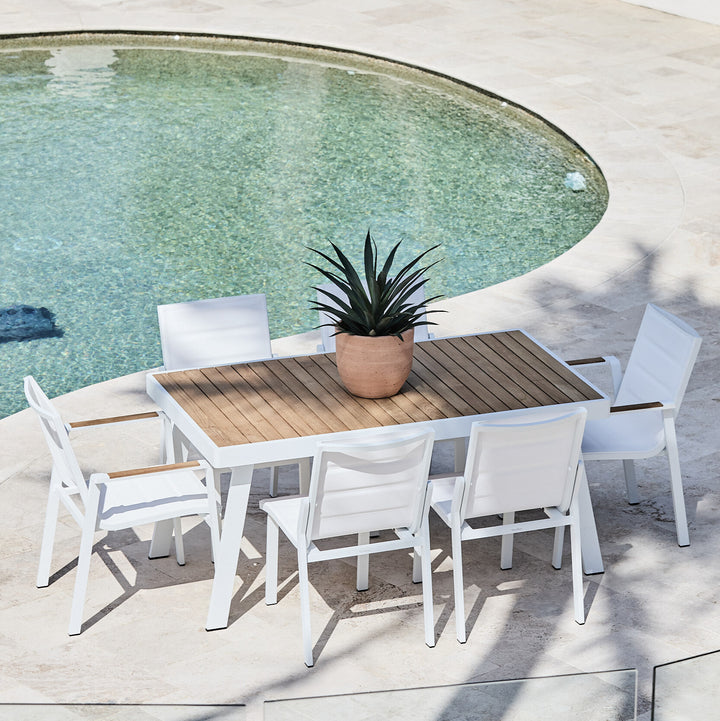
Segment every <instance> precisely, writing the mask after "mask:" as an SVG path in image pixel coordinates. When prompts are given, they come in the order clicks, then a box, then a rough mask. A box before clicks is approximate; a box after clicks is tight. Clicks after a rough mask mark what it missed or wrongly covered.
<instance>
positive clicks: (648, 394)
mask: <svg viewBox="0 0 720 721" xmlns="http://www.w3.org/2000/svg"><path fill="white" fill-rule="evenodd" d="M701 342H702V339H701V338H700V336H699V335H698V334H697V333H696V332H695V330H694V329H693V328H691V327H690V326H689V325H688V324H687V323H685V322H684V321H682V320H680V319H679V318H677V317H675V316H674V315H671V314H670V313H668V312H667V311H665V310H662V309H661V308H658V307H657V306H655V305H652V304H651V303H649V304H648V305H647V307H646V308H645V314H644V315H643V319H642V323H641V324H640V330H639V331H638V335H637V338H636V340H635V344H634V345H633V349H632V352H631V353H630V359H629V360H628V364H627V368H626V369H625V373H624V375H623V378H622V382H621V383H620V387H619V388H618V393H617V397H616V398H615V403H616V404H617V405H626V404H632V403H649V402H652V401H662V402H663V403H673V404H674V405H675V413H677V411H678V410H679V408H680V404H681V402H682V399H683V396H684V395H685V389H686V388H687V384H688V380H689V379H690V373H691V372H692V369H693V365H695V359H696V358H697V354H698V351H699V350H700V343H701Z"/></svg>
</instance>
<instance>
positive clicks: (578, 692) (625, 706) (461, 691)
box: [264, 669, 637, 721]
mask: <svg viewBox="0 0 720 721" xmlns="http://www.w3.org/2000/svg"><path fill="white" fill-rule="evenodd" d="M636 694H637V671H636V670H635V669H625V670H622V671H607V672H603V673H589V674H577V675H572V676H552V677H548V678H529V679H519V680H514V681H496V682H488V683H469V684H461V685H458V686H434V687H429V688H418V689H405V690H401V691H378V692H371V693H361V694H346V695H343V696H320V697H316V698H302V699H288V700H276V701H266V702H265V705H264V720H265V721H311V720H312V721H318V719H331V718H332V719H343V720H344V721H373V720H374V719H379V718H389V719H392V720H393V721H479V720H480V719H492V720H493V721H538V719H552V721H577V720H578V719H582V720H583V721H635V719H636V718H637V716H636V714H637V711H636Z"/></svg>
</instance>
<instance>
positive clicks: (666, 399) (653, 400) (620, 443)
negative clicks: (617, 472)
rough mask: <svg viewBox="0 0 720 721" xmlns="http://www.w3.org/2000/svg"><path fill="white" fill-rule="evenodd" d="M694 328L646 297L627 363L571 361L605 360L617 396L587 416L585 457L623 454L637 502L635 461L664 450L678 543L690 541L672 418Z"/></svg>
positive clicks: (696, 345)
mask: <svg viewBox="0 0 720 721" xmlns="http://www.w3.org/2000/svg"><path fill="white" fill-rule="evenodd" d="M701 342H702V341H701V338H700V336H699V335H698V333H697V332H696V331H695V330H694V329H693V328H691V327H690V326H689V325H688V324H687V323H685V322H684V321H683V320H681V319H680V318H677V317H676V316H674V315H672V314H671V313H668V312H667V311H665V310H663V309H662V308H658V307H657V306H655V305H653V304H651V303H649V304H648V305H647V307H646V308H645V313H644V315H643V319H642V322H641V324H640V329H639V331H638V334H637V337H636V339H635V343H634V344H633V348H632V352H631V353H630V358H629V360H628V363H627V367H626V369H625V373H624V374H623V373H621V371H620V364H619V362H618V360H617V358H615V357H614V356H605V357H599V358H586V359H580V360H575V361H569V364H570V365H575V366H582V365H590V364H591V363H592V364H598V363H608V364H609V366H610V368H611V371H612V373H613V382H614V392H615V399H614V402H613V405H612V407H611V408H610V417H608V418H601V419H597V420H591V421H589V422H588V423H587V426H586V428H585V437H584V439H583V445H582V453H583V458H584V459H585V460H586V461H608V460H621V461H622V462H623V467H624V471H625V483H626V486H627V494H628V501H629V502H630V503H638V502H639V500H640V499H639V495H638V488H637V480H636V476H635V467H634V463H633V462H634V461H635V460H639V459H643V458H651V457H652V456H655V455H657V454H658V453H661V452H662V451H666V453H667V457H668V462H669V465H670V488H671V492H672V501H673V510H674V513H675V530H676V534H677V542H678V545H680V546H687V545H689V544H690V534H689V531H688V524H687V513H686V510H685V498H684V493H683V483H682V474H681V472H680V456H679V452H678V443H677V435H676V432H675V418H676V417H677V414H678V411H679V410H680V404H681V403H682V400H683V397H684V395H685V390H686V388H687V384H688V381H689V379H690V374H691V373H692V369H693V366H694V365H695V360H696V359H697V355H698V352H699V350H700V344H701Z"/></svg>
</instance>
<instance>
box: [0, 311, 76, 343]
mask: <svg viewBox="0 0 720 721" xmlns="http://www.w3.org/2000/svg"><path fill="white" fill-rule="evenodd" d="M62 335H63V331H62V329H61V328H58V327H57V326H56V325H55V314H54V313H53V312H51V311H49V310H48V309H47V308H35V307H33V306H31V305H11V306H9V307H8V308H0V343H9V342H10V341H13V340H15V341H25V340H37V339H38V338H60V337H61V336H62Z"/></svg>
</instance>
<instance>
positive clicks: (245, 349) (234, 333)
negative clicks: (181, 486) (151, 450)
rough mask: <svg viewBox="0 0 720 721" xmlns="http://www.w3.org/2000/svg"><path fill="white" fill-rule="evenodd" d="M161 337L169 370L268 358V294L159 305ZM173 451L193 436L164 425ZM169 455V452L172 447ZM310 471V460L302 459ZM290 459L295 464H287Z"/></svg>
mask: <svg viewBox="0 0 720 721" xmlns="http://www.w3.org/2000/svg"><path fill="white" fill-rule="evenodd" d="M157 313H158V321H159V324H160V343H161V346H162V354H163V365H164V367H165V370H167V371H175V370H186V369H191V368H203V367H210V366H219V365H228V364H231V363H245V362H250V361H259V360H265V359H267V358H271V357H272V346H271V344H270V328H269V325H268V314H267V301H266V299H265V295H264V294H262V293H257V294H254V295H236V296H230V297H227V298H210V299H204V300H194V301H187V302H183V303H172V304H169V305H159V306H158V307H157ZM165 434H166V441H165V444H166V446H167V447H168V449H170V448H171V447H172V448H174V449H175V450H174V452H173V453H172V455H174V456H181V457H182V458H185V457H187V449H188V447H189V445H190V444H189V442H188V441H187V439H186V438H182V439H180V438H178V437H177V432H176V431H174V430H173V429H172V428H171V427H169V426H168V427H166V431H165ZM169 455H170V452H169ZM295 463H300V473H301V474H305V475H309V473H310V470H309V466H308V463H309V461H308V460H304V459H303V460H298V461H295ZM283 465H291V464H283ZM277 491H278V466H271V467H270V490H269V492H270V495H271V496H275V495H277Z"/></svg>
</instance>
